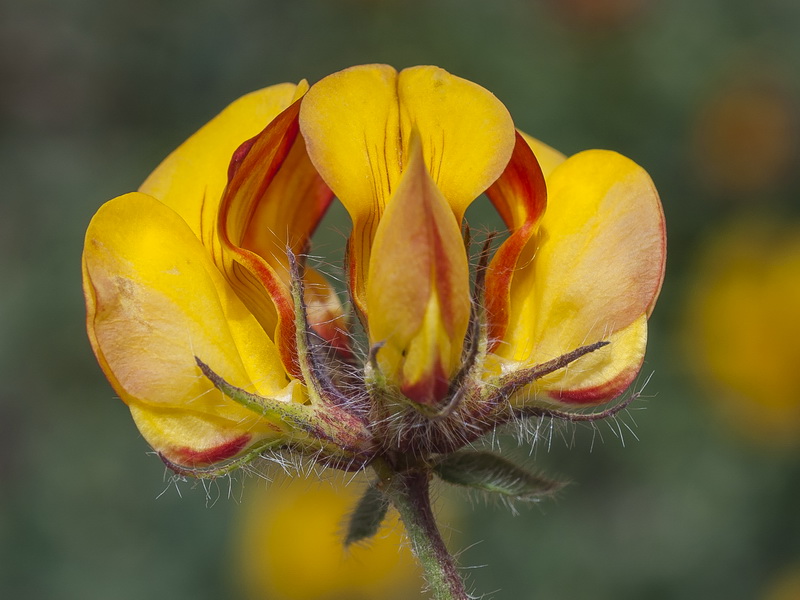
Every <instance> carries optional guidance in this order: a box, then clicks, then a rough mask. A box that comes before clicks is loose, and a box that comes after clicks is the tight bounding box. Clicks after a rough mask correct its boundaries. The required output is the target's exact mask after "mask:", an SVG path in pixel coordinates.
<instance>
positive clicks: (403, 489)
mask: <svg viewBox="0 0 800 600" xmlns="http://www.w3.org/2000/svg"><path fill="white" fill-rule="evenodd" d="M429 481H430V472H429V471H427V470H423V469H410V470H407V471H401V472H394V473H392V475H391V479H390V480H389V481H388V482H387V483H388V485H387V486H386V488H385V490H384V491H385V492H386V494H387V495H388V497H389V499H390V501H391V502H392V504H393V505H394V507H395V508H396V509H397V512H399V513H400V518H401V519H402V520H403V524H404V525H405V527H406V531H407V532H408V537H409V538H410V540H411V547H412V549H413V551H414V554H415V555H416V557H417V559H418V560H419V562H420V564H421V565H422V568H423V569H424V571H425V579H426V580H427V581H428V585H430V587H431V590H432V591H433V598H434V600H469V595H468V594H467V592H466V589H465V588H464V581H463V580H462V579H461V575H459V573H458V569H457V568H456V563H455V560H454V559H453V557H452V555H451V554H450V553H449V552H448V550H447V547H446V546H445V544H444V541H443V540H442V536H441V535H440V533H439V529H438V528H437V526H436V521H435V520H434V517H433V511H432V510H431V500H430V494H429Z"/></svg>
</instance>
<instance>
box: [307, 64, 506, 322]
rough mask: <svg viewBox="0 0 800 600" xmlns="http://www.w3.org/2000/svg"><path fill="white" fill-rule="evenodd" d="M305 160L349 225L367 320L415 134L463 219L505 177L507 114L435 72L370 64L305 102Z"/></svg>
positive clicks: (354, 276)
mask: <svg viewBox="0 0 800 600" xmlns="http://www.w3.org/2000/svg"><path fill="white" fill-rule="evenodd" d="M300 126H301V130H302V134H303V137H304V138H305V140H306V144H307V146H308V153H309V156H310V157H311V161H312V162H313V163H314V166H315V167H316V168H317V170H318V171H319V172H320V174H321V175H322V177H323V179H324V180H325V181H326V182H327V184H328V185H329V186H330V187H331V189H333V191H334V193H335V194H336V196H337V197H338V198H339V199H340V200H341V201H342V203H343V204H344V206H345V208H347V211H348V212H349V213H350V216H351V218H352V221H353V232H352V235H351V239H350V242H349V244H348V254H349V261H350V264H349V267H350V268H349V271H350V273H349V275H350V284H351V289H352V290H353V296H354V300H355V303H356V305H357V306H358V308H359V310H360V311H361V312H362V313H363V314H366V312H367V306H366V302H365V290H366V287H365V286H366V276H367V274H368V270H369V266H368V265H369V263H370V249H371V246H372V241H373V238H374V236H375V232H376V230H377V227H378V222H379V220H380V218H381V214H382V213H383V210H384V208H385V207H386V204H387V202H388V200H389V198H390V197H392V195H393V193H394V191H395V190H396V188H397V186H398V185H399V182H400V178H401V174H402V172H403V169H404V168H405V165H406V164H407V163H408V160H409V140H410V138H411V132H412V130H413V129H415V128H416V129H417V130H418V131H419V133H420V136H421V143H422V154H423V157H424V160H425V164H426V168H427V170H428V172H429V173H430V176H431V177H432V178H433V181H434V182H435V185H436V186H438V188H439V189H440V190H441V192H442V193H443V194H444V197H445V199H446V201H447V202H448V203H449V205H450V207H451V209H452V211H453V212H454V213H455V215H456V218H457V219H458V220H460V219H461V217H462V216H463V213H464V211H465V210H466V208H467V206H468V205H469V203H470V202H472V201H473V200H474V199H475V198H476V197H477V196H478V195H479V194H480V193H481V192H483V191H484V190H485V189H486V188H487V187H488V186H489V185H491V183H492V182H493V181H494V180H495V179H497V177H499V175H500V173H502V171H503V169H504V168H505V165H506V163H507V162H508V160H509V158H510V156H511V152H512V150H513V148H514V127H513V123H512V121H511V117H510V116H509V114H508V111H507V110H506V109H505V107H504V106H503V105H502V103H500V101H498V100H497V98H495V97H494V96H493V95H492V94H491V93H489V92H488V91H486V90H485V89H483V88H482V87H480V86H478V85H476V84H474V83H472V82H469V81H466V80H464V79H461V78H459V77H455V76H453V75H450V74H449V73H447V72H446V71H444V70H442V69H439V68H436V67H413V68H410V69H406V70H404V71H402V72H401V73H399V74H398V73H397V72H396V71H395V70H394V69H393V68H392V67H389V66H386V65H365V66H360V67H353V68H350V69H345V70H344V71H340V72H339V73H335V74H333V75H330V76H328V77H326V78H324V79H323V80H321V81H320V82H318V83H317V84H315V85H314V86H312V87H311V89H310V90H309V92H308V94H307V95H306V97H305V98H304V100H303V107H302V109H301V114H300Z"/></svg>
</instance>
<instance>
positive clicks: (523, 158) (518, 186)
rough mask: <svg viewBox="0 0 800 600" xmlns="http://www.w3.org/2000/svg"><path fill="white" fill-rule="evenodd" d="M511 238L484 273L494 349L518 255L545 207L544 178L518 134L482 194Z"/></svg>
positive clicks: (505, 323) (505, 315) (499, 337)
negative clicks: (502, 166) (503, 163)
mask: <svg viewBox="0 0 800 600" xmlns="http://www.w3.org/2000/svg"><path fill="white" fill-rule="evenodd" d="M486 195H487V196H488V197H489V200H491V201H492V204H494V206H495V208H496V209H497V212H498V213H500V216H501V217H502V218H503V221H505V223H506V226H507V227H508V229H509V231H510V232H511V235H510V236H509V238H508V239H507V240H506V241H505V242H503V244H502V245H501V246H500V248H498V249H497V252H496V253H495V255H494V256H493V257H492V261H491V263H490V264H489V268H488V270H487V272H486V297H485V308H486V314H487V324H488V335H489V339H490V340H492V341H493V346H496V344H497V343H499V342H500V340H502V339H503V337H504V336H505V331H506V327H507V326H508V316H509V303H510V301H511V296H510V290H511V281H512V276H513V274H514V270H515V269H516V268H517V264H518V262H519V258H520V254H521V253H522V251H523V250H524V249H525V247H526V246H527V244H528V242H529V240H530V239H531V237H533V236H534V235H535V234H536V230H537V225H538V222H539V218H540V217H541V216H542V213H544V210H545V206H546V203H547V189H546V187H545V183H544V176H543V175H542V171H541V169H540V168H539V163H538V162H537V161H536V157H535V156H534V153H533V152H532V151H531V148H530V146H529V145H528V144H527V142H526V141H525V139H523V137H522V136H521V135H520V134H517V142H516V145H515V146H514V153H513V154H512V155H511V160H510V161H509V163H508V166H507V167H506V169H505V171H503V174H502V175H501V176H500V178H499V179H498V180H497V181H495V182H494V184H492V186H491V187H490V188H489V189H488V190H487V191H486Z"/></svg>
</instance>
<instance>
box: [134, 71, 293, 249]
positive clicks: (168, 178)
mask: <svg viewBox="0 0 800 600" xmlns="http://www.w3.org/2000/svg"><path fill="white" fill-rule="evenodd" d="M307 87H308V84H306V83H305V82H301V83H300V85H299V86H298V85H296V84H293V83H282V84H278V85H273V86H271V87H268V88H265V89H263V90H259V91H256V92H252V93H250V94H247V95H246V96H243V97H241V98H239V99H238V100H236V101H235V102H233V103H232V104H230V105H229V106H228V107H227V108H225V110H223V111H222V112H221V113H220V114H219V115H217V116H216V117H214V119H212V120H211V121H210V122H208V123H207V124H206V125H204V126H203V127H202V128H201V129H200V130H199V131H197V133H195V134H194V135H192V137H190V138H189V139H188V140H186V141H185V142H184V143H183V144H181V145H180V146H179V147H178V149H177V150H175V151H174V152H172V154H170V155H169V156H168V157H167V158H166V159H165V160H164V161H163V162H162V163H161V164H160V165H159V166H158V168H156V170H155V171H153V172H152V173H151V174H150V176H149V177H148V178H147V179H146V180H145V182H144V183H143V184H142V185H141V187H140V188H139V191H140V192H142V193H145V194H149V195H150V196H153V197H155V198H158V199H159V200H161V202H163V203H164V204H166V205H167V206H169V207H170V208H172V209H173V210H174V211H175V212H177V213H178V214H179V215H180V216H181V217H182V218H183V220H184V221H186V223H188V225H189V227H191V229H192V231H194V233H195V235H197V236H198V237H200V238H201V239H203V233H206V236H207V235H208V234H210V233H211V232H212V230H213V224H214V220H215V219H216V216H217V207H218V206H219V202H220V200H221V198H222V192H223V190H224V189H225V186H226V185H227V183H228V163H230V161H231V156H232V155H233V153H234V151H235V150H236V149H237V148H238V147H239V145H240V144H241V143H242V142H243V141H244V140H247V139H250V138H252V137H253V136H255V135H256V134H258V133H259V132H260V131H261V130H262V129H264V127H266V126H267V124H268V123H269V122H270V121H272V119H274V118H275V117H276V116H277V115H278V114H279V113H280V112H281V111H283V110H284V109H285V108H286V107H287V106H289V105H290V104H291V103H292V101H293V100H294V99H295V97H296V95H297V94H298V93H299V92H302V91H304V90H305V89H307ZM298 88H299V90H298ZM205 241H208V240H207V237H206V240H205Z"/></svg>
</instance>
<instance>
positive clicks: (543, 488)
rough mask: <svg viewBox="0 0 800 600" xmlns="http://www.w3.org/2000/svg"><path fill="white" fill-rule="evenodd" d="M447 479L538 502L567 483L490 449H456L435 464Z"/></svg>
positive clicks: (518, 499) (473, 487) (456, 483)
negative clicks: (514, 461)
mask: <svg viewBox="0 0 800 600" xmlns="http://www.w3.org/2000/svg"><path fill="white" fill-rule="evenodd" d="M434 471H435V473H436V474H437V475H438V476H439V477H440V478H441V479H442V480H444V481H446V482H448V483H452V484H454V485H459V486H462V487H466V488H470V489H473V490H476V491H480V492H488V493H490V494H499V495H500V496H502V497H504V498H506V499H508V500H517V501H521V502H535V501H537V500H539V499H541V498H542V497H543V496H549V495H552V494H554V493H555V492H557V491H558V490H560V489H561V488H562V487H564V483H563V482H560V481H556V480H553V479H548V478H546V477H543V476H541V475H536V474H534V473H530V472H528V471H526V470H525V469H523V468H521V467H519V466H517V465H515V464H514V463H512V462H510V461H508V460H506V459H504V458H501V457H500V456H497V455H495V454H491V453H490V452H470V451H465V452H456V453H455V454H450V455H448V456H445V457H444V458H442V459H441V460H440V461H439V462H438V463H436V465H435V466H434Z"/></svg>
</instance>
